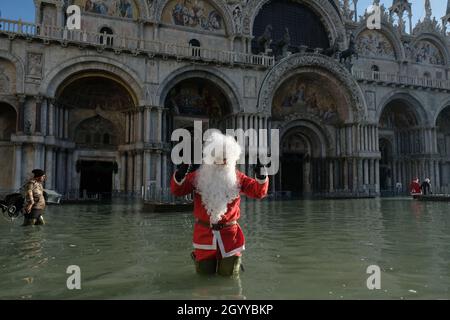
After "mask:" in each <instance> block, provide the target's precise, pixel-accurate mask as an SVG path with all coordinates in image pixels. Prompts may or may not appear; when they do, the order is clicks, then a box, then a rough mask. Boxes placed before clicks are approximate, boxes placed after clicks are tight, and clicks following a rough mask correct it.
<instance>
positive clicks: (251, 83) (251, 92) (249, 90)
mask: <svg viewBox="0 0 450 320" xmlns="http://www.w3.org/2000/svg"><path fill="white" fill-rule="evenodd" d="M244 98H256V78H255V77H244Z"/></svg>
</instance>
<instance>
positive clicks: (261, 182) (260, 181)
mask: <svg viewBox="0 0 450 320" xmlns="http://www.w3.org/2000/svg"><path fill="white" fill-rule="evenodd" d="M267 179H269V177H268V176H266V178H265V179H264V180H261V179H258V178H256V177H255V180H256V181H257V182H258V183H259V184H264V183H266V182H267Z"/></svg>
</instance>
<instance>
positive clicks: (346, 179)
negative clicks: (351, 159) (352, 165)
mask: <svg viewBox="0 0 450 320" xmlns="http://www.w3.org/2000/svg"><path fill="white" fill-rule="evenodd" d="M343 165H344V168H343V174H344V190H345V191H348V190H349V186H348V182H349V176H348V160H347V158H345V159H344V161H343Z"/></svg>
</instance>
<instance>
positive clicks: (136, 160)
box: [134, 151, 142, 194]
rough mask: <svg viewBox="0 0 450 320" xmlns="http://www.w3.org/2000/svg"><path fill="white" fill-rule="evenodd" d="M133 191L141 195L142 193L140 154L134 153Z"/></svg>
mask: <svg viewBox="0 0 450 320" xmlns="http://www.w3.org/2000/svg"><path fill="white" fill-rule="evenodd" d="M134 177H135V179H134V189H135V190H136V192H138V193H139V194H141V192H142V152H140V151H138V152H136V155H135V156H134Z"/></svg>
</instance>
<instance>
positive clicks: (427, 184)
mask: <svg viewBox="0 0 450 320" xmlns="http://www.w3.org/2000/svg"><path fill="white" fill-rule="evenodd" d="M420 189H421V190H422V193H423V194H424V195H427V194H432V192H431V180H430V178H426V179H425V180H424V181H423V182H422V184H421V185H420Z"/></svg>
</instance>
